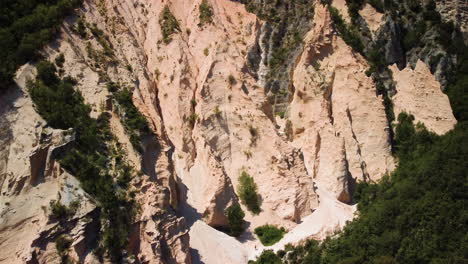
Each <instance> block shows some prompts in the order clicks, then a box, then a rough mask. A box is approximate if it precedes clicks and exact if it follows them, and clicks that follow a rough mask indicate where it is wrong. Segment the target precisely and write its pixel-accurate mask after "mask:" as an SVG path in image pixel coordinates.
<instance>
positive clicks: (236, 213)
mask: <svg viewBox="0 0 468 264" xmlns="http://www.w3.org/2000/svg"><path fill="white" fill-rule="evenodd" d="M225 214H226V216H227V218H228V222H229V229H230V230H229V234H230V235H231V236H235V237H238V236H240V235H241V234H242V232H244V217H245V213H244V211H243V210H242V208H241V207H240V205H239V204H233V205H231V206H229V207H228V208H227V209H226V212H225Z"/></svg>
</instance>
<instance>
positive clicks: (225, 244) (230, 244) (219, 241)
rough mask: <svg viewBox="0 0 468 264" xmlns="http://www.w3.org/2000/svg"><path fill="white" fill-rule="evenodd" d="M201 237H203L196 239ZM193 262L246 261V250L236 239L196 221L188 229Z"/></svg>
mask: <svg viewBox="0 0 468 264" xmlns="http://www.w3.org/2000/svg"><path fill="white" fill-rule="evenodd" d="M197 238H203V239H197ZM190 246H191V247H192V256H193V259H194V263H206V264H211V263H213V264H214V263H226V264H237V263H247V261H248V251H247V249H246V248H245V247H244V245H243V244H241V243H240V242H239V241H238V240H236V239H235V238H233V237H230V236H228V235H226V234H224V233H221V232H219V231H217V230H216V229H214V228H212V227H210V226H208V225H207V224H206V223H204V222H202V221H197V222H195V223H194V224H193V226H192V228H191V229H190Z"/></svg>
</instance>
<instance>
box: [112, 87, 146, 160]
mask: <svg viewBox="0 0 468 264" xmlns="http://www.w3.org/2000/svg"><path fill="white" fill-rule="evenodd" d="M107 89H108V90H109V91H113V94H114V95H113V96H114V98H115V100H116V101H117V103H118V104H119V106H120V110H121V111H122V113H121V120H122V122H123V125H124V127H125V130H126V131H127V133H128V134H129V135H130V143H131V144H132V146H133V148H134V149H135V150H136V151H138V152H139V153H143V147H142V145H141V139H142V137H143V136H145V135H149V134H150V132H151V130H150V128H149V126H148V122H147V121H146V118H145V116H143V115H142V114H141V112H140V111H139V110H138V108H136V106H135V105H134V104H133V96H132V93H131V92H130V90H129V89H128V88H126V87H125V88H123V89H121V88H120V85H118V84H116V83H113V82H111V83H109V84H108V85H107Z"/></svg>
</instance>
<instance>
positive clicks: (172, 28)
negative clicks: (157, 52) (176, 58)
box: [159, 5, 180, 44]
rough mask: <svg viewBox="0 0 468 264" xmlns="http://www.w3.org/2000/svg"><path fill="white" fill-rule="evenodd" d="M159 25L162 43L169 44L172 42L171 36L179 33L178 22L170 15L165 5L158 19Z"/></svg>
mask: <svg viewBox="0 0 468 264" xmlns="http://www.w3.org/2000/svg"><path fill="white" fill-rule="evenodd" d="M159 25H160V26H161V32H162V35H163V41H164V43H166V44H169V43H170V42H171V41H172V38H171V35H172V34H174V33H176V32H177V31H180V27H179V22H178V21H177V19H176V18H175V17H174V15H173V14H172V13H171V10H170V9H169V7H168V6H167V5H166V6H165V7H164V9H163V11H162V13H161V18H160V19H159Z"/></svg>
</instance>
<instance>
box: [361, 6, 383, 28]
mask: <svg viewBox="0 0 468 264" xmlns="http://www.w3.org/2000/svg"><path fill="white" fill-rule="evenodd" d="M359 15H360V16H361V17H362V18H363V19H364V20H365V21H366V24H367V25H368V27H369V29H370V31H371V33H372V34H374V33H375V32H376V31H377V30H378V29H379V28H380V26H382V24H383V21H382V18H383V16H384V14H382V13H379V12H378V11H377V10H375V8H373V7H372V6H371V5H370V4H365V5H364V7H363V8H362V9H361V10H359Z"/></svg>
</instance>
